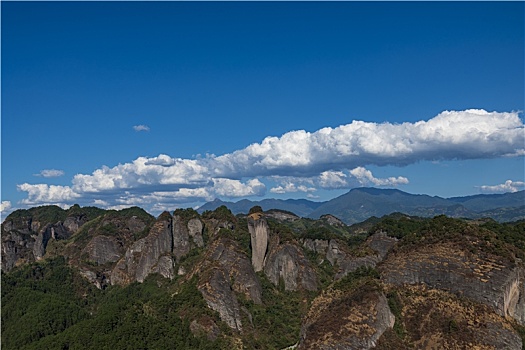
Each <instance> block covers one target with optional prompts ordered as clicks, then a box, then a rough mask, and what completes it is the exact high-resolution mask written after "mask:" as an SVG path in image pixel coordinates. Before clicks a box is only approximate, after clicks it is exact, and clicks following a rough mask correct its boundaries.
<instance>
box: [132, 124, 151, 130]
mask: <svg viewBox="0 0 525 350" xmlns="http://www.w3.org/2000/svg"><path fill="white" fill-rule="evenodd" d="M133 129H134V130H135V131H149V126H147V125H143V124H140V125H134V126H133Z"/></svg>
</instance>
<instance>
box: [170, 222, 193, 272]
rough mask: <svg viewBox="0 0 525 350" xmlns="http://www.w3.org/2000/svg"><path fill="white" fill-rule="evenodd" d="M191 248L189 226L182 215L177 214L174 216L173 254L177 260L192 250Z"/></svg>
mask: <svg viewBox="0 0 525 350" xmlns="http://www.w3.org/2000/svg"><path fill="white" fill-rule="evenodd" d="M190 248H191V246H190V234H189V232H188V226H187V225H186V223H185V222H184V220H183V219H182V218H181V217H180V216H178V215H176V216H175V217H174V218H173V255H175V257H176V259H177V262H179V261H180V258H182V257H183V256H185V255H186V254H188V253H189V252H190Z"/></svg>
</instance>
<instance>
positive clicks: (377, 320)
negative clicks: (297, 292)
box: [298, 291, 395, 350]
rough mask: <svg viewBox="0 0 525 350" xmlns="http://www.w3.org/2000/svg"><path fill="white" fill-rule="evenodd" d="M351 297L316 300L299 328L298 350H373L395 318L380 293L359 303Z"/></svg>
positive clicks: (373, 294)
mask: <svg viewBox="0 0 525 350" xmlns="http://www.w3.org/2000/svg"><path fill="white" fill-rule="evenodd" d="M351 300H352V298H351V295H348V294H343V295H339V296H334V298H326V296H325V298H324V300H323V299H321V298H318V299H317V300H314V302H313V308H314V309H315V312H311V313H310V314H309V315H308V317H307V318H306V321H305V322H304V324H303V326H302V328H301V340H300V342H299V346H298V349H301V350H305V349H312V350H313V349H315V350H317V349H323V350H332V349H333V350H336V349H337V350H343V349H348V350H351V349H363V350H366V349H372V348H374V347H375V346H376V344H377V341H378V339H379V338H380V337H381V335H382V334H383V333H384V332H385V331H386V330H387V329H389V328H392V327H393V326H394V322H395V317H394V315H393V314H392V312H391V311H390V308H389V307H388V301H387V299H386V297H385V295H384V294H383V293H381V292H379V291H376V292H370V293H367V294H365V295H364V296H362V297H361V300H360V302H359V303H355V302H352V301H351Z"/></svg>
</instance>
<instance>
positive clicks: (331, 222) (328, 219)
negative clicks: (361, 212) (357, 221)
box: [319, 214, 346, 227]
mask: <svg viewBox="0 0 525 350" xmlns="http://www.w3.org/2000/svg"><path fill="white" fill-rule="evenodd" d="M319 219H320V220H323V221H326V222H327V223H328V224H329V225H332V226H339V227H343V226H346V224H345V223H344V222H343V221H341V220H340V219H338V218H336V217H335V216H333V215H332V214H325V215H321V217H320V218H319Z"/></svg>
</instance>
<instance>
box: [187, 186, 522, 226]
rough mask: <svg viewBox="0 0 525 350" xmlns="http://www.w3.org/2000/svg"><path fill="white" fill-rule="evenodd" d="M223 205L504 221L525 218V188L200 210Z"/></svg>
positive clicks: (363, 190)
mask: <svg viewBox="0 0 525 350" xmlns="http://www.w3.org/2000/svg"><path fill="white" fill-rule="evenodd" d="M221 205H225V206H226V207H228V208H229V209H230V210H231V211H232V212H233V213H234V214H241V213H247V212H248V211H249V209H250V208H251V207H253V206H255V205H259V206H261V208H262V209H263V210H269V209H280V210H286V211H290V212H292V213H294V214H296V215H298V216H301V217H308V218H311V219H318V218H319V217H321V216H322V215H324V214H332V215H335V216H336V217H338V218H340V219H341V220H343V222H345V223H346V224H354V223H358V222H361V221H364V220H366V219H368V218H369V217H371V216H378V217H381V216H383V215H387V214H391V213H394V212H403V213H405V214H407V215H416V216H423V217H432V216H436V215H441V214H444V215H448V216H451V217H464V218H471V219H478V218H482V217H488V216H487V215H486V213H488V212H491V213H492V214H491V215H493V216H495V217H497V218H498V219H497V220H498V221H502V222H506V221H516V220H520V219H525V209H521V207H522V206H524V205H525V191H518V192H513V193H510V192H509V193H503V194H477V195H471V196H462V197H450V198H443V197H439V196H430V195H426V194H411V193H407V192H404V191H401V190H398V189H379V188H374V187H359V188H355V189H352V190H350V191H349V192H347V193H345V194H343V195H341V196H339V197H336V198H333V199H331V200H328V201H325V202H314V201H310V200H307V199H286V200H281V199H263V200H261V201H251V200H247V199H243V200H241V201H238V202H228V201H222V200H219V199H215V200H214V201H212V202H208V203H206V204H204V205H203V206H201V207H200V208H198V209H197V211H198V212H200V213H202V212H204V211H206V210H214V209H216V208H217V207H219V206H221ZM510 209H513V210H512V211H511V210H510ZM498 210H499V212H498ZM511 212H512V213H511ZM505 213H506V216H505Z"/></svg>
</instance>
